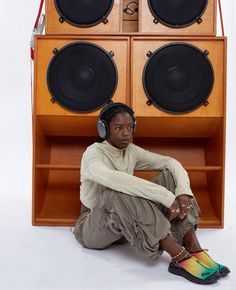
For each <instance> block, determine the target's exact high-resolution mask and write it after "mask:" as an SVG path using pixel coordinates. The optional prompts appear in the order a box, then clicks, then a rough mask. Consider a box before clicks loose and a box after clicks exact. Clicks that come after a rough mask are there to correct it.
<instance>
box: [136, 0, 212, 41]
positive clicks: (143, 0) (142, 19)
mask: <svg viewBox="0 0 236 290" xmlns="http://www.w3.org/2000/svg"><path fill="white" fill-rule="evenodd" d="M139 3H140V4H139V32H145V33H149V34H151V33H155V34H157V35H201V36H207V35H208V36H214V35H215V34H216V0H208V5H207V8H206V10H205V12H204V14H203V15H202V17H201V18H202V22H201V23H200V24H198V23H196V22H195V23H194V24H192V25H189V26H187V27H184V28H170V27H167V26H166V25H163V24H161V23H157V24H155V23H154V22H153V19H154V16H153V15H152V13H151V12H150V9H149V7H148V2H147V0H139Z"/></svg>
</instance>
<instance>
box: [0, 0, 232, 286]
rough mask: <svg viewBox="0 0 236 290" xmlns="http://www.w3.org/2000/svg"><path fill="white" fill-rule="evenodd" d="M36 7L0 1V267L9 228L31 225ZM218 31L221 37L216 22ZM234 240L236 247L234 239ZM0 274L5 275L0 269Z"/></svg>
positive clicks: (228, 223)
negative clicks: (32, 48) (32, 50)
mask: <svg viewBox="0 0 236 290" xmlns="http://www.w3.org/2000/svg"><path fill="white" fill-rule="evenodd" d="M221 3H222V10H223V16H224V26H225V35H226V36H228V69H227V146H226V196H225V201H226V204H225V205H226V208H225V212H226V215H225V227H227V228H232V227H233V226H234V225H235V224H233V223H232V217H233V218H234V219H235V216H236V214H235V210H234V209H235V206H236V198H235V196H236V186H235V185H236V150H235V148H236V125H235V121H236V116H235V115H236V114H235V112H236V81H235V74H236V67H235V63H236V62H235V61H236V53H235V52H236V45H235V44H236V34H235V32H236V23H235V21H236V20H235V17H236V13H235V12H236V11H235V8H236V7H235V6H236V4H235V0H221ZM38 6H39V0H38V1H36V0H34V1H32V0H31V1H30V0H24V1H17V0H12V1H6V0H0V22H1V25H0V39H1V45H0V64H1V65H0V83H1V86H0V89H1V94H0V132H1V136H0V182H1V183H0V263H1V260H2V259H1V257H2V256H1V255H2V254H1V251H2V250H3V251H4V247H6V250H7V244H6V243H4V237H5V236H6V235H7V234H8V233H10V232H11V239H12V240H14V239H17V238H18V237H14V230H13V227H14V226H15V224H17V221H18V220H20V219H21V220H22V219H23V220H24V223H25V224H27V225H30V224H31V192H32V191H31V184H32V181H31V174H32V170H31V168H32V140H31V138H32V134H31V81H30V79H31V73H30V54H29V52H30V50H29V42H30V37H31V31H32V28H33V25H34V21H35V18H36V15H37V11H38ZM217 30H218V32H217V34H218V35H221V30H220V26H219V19H218V29H217ZM19 208H21V209H22V211H19ZM22 234H23V233H22ZM233 239H234V241H235V242H236V237H233ZM16 242H17V240H16ZM2 266H3V265H2ZM3 269H4V268H3ZM0 270H1V271H0V273H1V275H2V274H3V275H4V273H3V272H4V271H2V269H1V265H0ZM2 289H3V288H2ZM5 289H7V288H5ZM18 289H21V288H18ZM22 289H23V288H22Z"/></svg>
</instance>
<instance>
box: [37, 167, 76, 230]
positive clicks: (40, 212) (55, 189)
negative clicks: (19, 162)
mask: <svg viewBox="0 0 236 290" xmlns="http://www.w3.org/2000/svg"><path fill="white" fill-rule="evenodd" d="M79 186H80V172H79V170H77V171H74V170H65V169H64V170H48V169H47V170H38V169H37V170H36V183H35V193H36V194H35V195H34V199H33V224H34V225H54V226H55V225H57V226H72V225H73V224H74V222H75V221H76V219H77V218H78V217H79V214H80V197H79ZM38 199H40V201H39V200H38Z"/></svg>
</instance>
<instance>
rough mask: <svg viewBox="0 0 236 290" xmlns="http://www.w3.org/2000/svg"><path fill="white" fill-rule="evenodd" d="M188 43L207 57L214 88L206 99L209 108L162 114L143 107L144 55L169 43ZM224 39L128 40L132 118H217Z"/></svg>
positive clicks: (220, 105) (221, 104) (222, 84)
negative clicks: (133, 113) (210, 66)
mask: <svg viewBox="0 0 236 290" xmlns="http://www.w3.org/2000/svg"><path fill="white" fill-rule="evenodd" d="M176 41H178V42H183V43H187V44H191V45H194V46H196V47H197V48H199V49H201V50H202V51H205V50H208V51H209V55H208V58H209V60H210V62H211V64H212V66H213V70H214V77H215V80H214V86H213V89H212V92H211V94H210V96H209V98H208V102H209V105H207V106H201V107H199V108H198V109H196V110H194V111H192V112H190V113H185V114H178V115H176V114H170V113H166V112H164V111H162V110H160V109H158V108H157V107H155V106H154V105H151V106H148V105H147V104H146V102H147V100H148V99H147V97H146V94H145V92H144V89H143V84H142V74H143V69H144V66H145V64H146V62H147V60H148V57H147V55H146V54H147V52H148V51H152V52H154V51H155V50H157V49H158V48H160V47H162V46H163V45H166V44H171V43H173V42H176ZM225 41H226V39H225V38H222V37H217V38H204V39H202V38H184V37H182V38H156V37H147V38H145V37H134V38H132V43H131V45H132V48H131V51H132V60H131V62H132V64H131V80H132V82H131V101H132V105H133V109H134V111H135V113H136V116H138V117H139V116H140V117H143V116H147V117H148V116H150V117H154V116H155V117H157V116H160V117H176V116H181V117H185V116H188V117H190V116H191V117H221V116H223V114H224V107H225V104H224V103H225V61H226V60H225V46H226V43H225Z"/></svg>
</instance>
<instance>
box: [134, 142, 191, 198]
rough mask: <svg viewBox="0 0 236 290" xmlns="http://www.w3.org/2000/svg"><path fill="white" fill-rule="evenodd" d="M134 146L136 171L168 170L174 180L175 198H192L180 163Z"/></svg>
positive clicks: (185, 174)
mask: <svg viewBox="0 0 236 290" xmlns="http://www.w3.org/2000/svg"><path fill="white" fill-rule="evenodd" d="M132 146H135V149H136V150H135V152H136V166H135V169H136V170H160V171H161V170H164V169H168V170H169V171H170V172H171V174H172V175H173V178H174V180H175V185H176V188H175V196H176V197H177V196H179V195H183V194H186V195H189V196H193V193H192V191H191V188H190V182H189V177H188V174H187V172H186V170H185V169H184V168H183V166H182V165H181V163H180V162H179V161H177V160H176V159H174V158H172V157H169V156H164V155H159V154H156V153H153V152H150V151H147V150H144V149H143V148H141V147H138V146H136V145H134V144H132Z"/></svg>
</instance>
